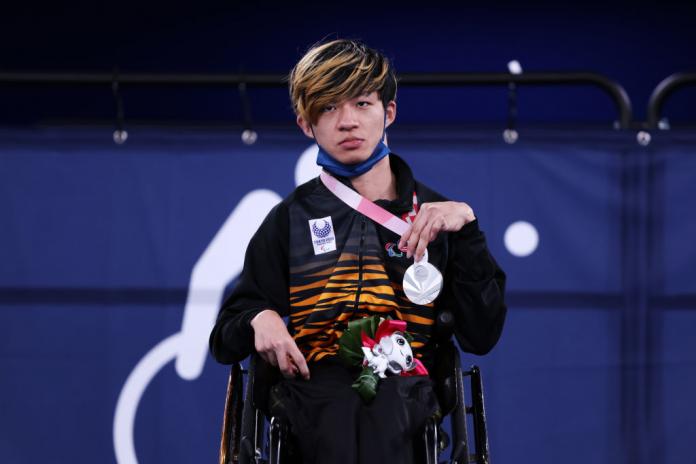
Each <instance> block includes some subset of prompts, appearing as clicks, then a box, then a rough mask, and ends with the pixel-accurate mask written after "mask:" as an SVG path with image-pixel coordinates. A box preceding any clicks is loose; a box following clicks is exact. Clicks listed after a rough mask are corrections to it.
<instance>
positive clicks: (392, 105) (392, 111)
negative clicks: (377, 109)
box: [384, 100, 396, 127]
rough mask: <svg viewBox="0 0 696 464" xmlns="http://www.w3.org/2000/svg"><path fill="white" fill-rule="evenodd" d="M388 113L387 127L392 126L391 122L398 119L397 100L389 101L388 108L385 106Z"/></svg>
mask: <svg viewBox="0 0 696 464" xmlns="http://www.w3.org/2000/svg"><path fill="white" fill-rule="evenodd" d="M384 111H385V114H386V124H385V126H386V127H389V126H391V123H393V122H394V120H395V119H396V100H392V101H390V102H389V103H387V106H386V108H384Z"/></svg>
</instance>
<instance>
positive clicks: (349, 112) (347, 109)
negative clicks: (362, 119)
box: [338, 102, 358, 130]
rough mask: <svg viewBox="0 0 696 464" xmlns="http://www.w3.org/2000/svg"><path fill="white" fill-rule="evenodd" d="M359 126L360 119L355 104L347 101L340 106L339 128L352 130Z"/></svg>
mask: <svg viewBox="0 0 696 464" xmlns="http://www.w3.org/2000/svg"><path fill="white" fill-rule="evenodd" d="M356 127H358V120H357V117H356V114H355V108H353V105H351V104H350V103H348V102H346V103H344V104H343V105H341V106H340V107H339V108H338V128H339V129H340V130H351V129H354V128H356Z"/></svg>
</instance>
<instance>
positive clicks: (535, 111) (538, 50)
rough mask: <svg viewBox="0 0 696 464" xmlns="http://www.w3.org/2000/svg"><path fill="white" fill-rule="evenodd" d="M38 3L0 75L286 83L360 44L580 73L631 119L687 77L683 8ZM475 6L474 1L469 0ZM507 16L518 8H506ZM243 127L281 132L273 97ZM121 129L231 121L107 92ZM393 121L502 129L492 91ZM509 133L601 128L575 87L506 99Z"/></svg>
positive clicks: (182, 95) (91, 100)
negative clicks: (141, 75)
mask: <svg viewBox="0 0 696 464" xmlns="http://www.w3.org/2000/svg"><path fill="white" fill-rule="evenodd" d="M60 3H61V2H48V1H44V0H41V1H38V2H31V3H26V4H24V5H23V6H18V5H7V6H3V11H2V13H1V15H0V72H2V71H47V72H56V71H62V72H66V71H67V72H72V71H74V72H78V71H92V72H104V73H111V72H112V70H113V69H114V66H118V67H119V69H120V72H122V73H127V72H136V71H137V72H157V73H179V72H182V73H184V72H185V73H223V72H225V73H236V72H239V71H240V70H244V71H247V72H269V73H286V72H287V71H288V70H289V69H290V68H291V66H292V65H293V64H294V62H295V61H296V60H297V59H298V58H299V57H300V56H301V54H302V53H303V51H304V50H306V48H307V47H308V46H309V45H310V44H312V43H313V42H316V41H318V40H320V39H322V38H323V37H327V36H328V37H336V36H338V37H354V38H361V39H363V40H364V41H366V42H367V43H368V44H370V45H372V46H374V47H376V48H379V49H381V50H383V51H385V52H386V54H387V55H388V56H390V57H391V58H393V60H394V63H395V66H396V69H397V71H398V72H428V71H433V72H442V71H444V72H452V71H461V72H505V71H506V69H507V68H506V64H507V62H508V61H509V60H510V59H517V60H519V61H520V62H521V64H522V66H523V68H524V70H525V71H592V72H597V73H601V74H603V75H605V76H607V77H609V78H611V79H613V80H615V81H617V82H619V83H620V84H621V85H623V86H624V88H625V89H626V91H627V92H628V94H629V96H630V98H631V100H632V103H633V112H634V119H636V120H643V119H644V118H645V108H646V105H647V101H648V98H649V96H650V93H651V92H652V90H653V89H654V88H655V86H656V85H657V84H658V83H659V82H660V81H661V80H662V79H663V78H665V77H667V76H668V75H670V74H672V73H675V72H680V71H695V70H696V51H695V50H694V48H695V46H696V5H689V4H687V3H676V2H672V3H663V4H661V5H659V6H658V5H656V4H638V3H636V4H627V3H623V4H606V3H600V2H597V3H591V2H571V3H569V4H567V5H561V4H560V3H550V2H548V3H535V4H534V5H532V6H529V5H527V6H520V5H515V3H514V2H503V3H495V4H487V6H482V5H481V4H479V3H473V2H467V3H469V4H465V2H459V3H458V4H456V5H455V4H452V5H446V4H443V3H440V4H436V3H435V2H419V4H417V5H413V6H412V5H408V4H406V3H401V4H386V3H382V2H373V3H372V4H368V5H362V4H355V3H340V4H329V3H328V2H312V3H302V4H300V3H286V4H279V5H276V4H275V3H263V2H257V3H254V4H252V3H251V2H225V1H220V0H218V1H210V0H205V1H199V2H192V1H190V2H180V1H167V2H165V1H162V0H151V1H147V2H145V1H142V2H134V1H132V0H128V1H124V2H108V3H101V4H100V3H97V2H86V1H85V2H71V3H70V4H67V5H66V4H60ZM481 3H483V2H481ZM519 3H521V2H519ZM250 95H251V104H252V115H253V118H254V121H255V122H256V123H263V124H265V123H269V124H287V123H289V122H291V121H292V114H291V111H290V106H289V102H288V100H287V96H286V92H285V91H284V90H280V89H275V90H268V89H252V90H251V93H250ZM123 97H124V101H125V110H126V119H127V121H131V122H134V121H136V120H146V121H149V122H176V123H204V124H207V123H223V124H230V125H234V124H237V123H239V120H240V114H241V111H240V102H239V98H238V96H237V93H236V90H234V89H230V90H221V89H203V88H196V89H193V88H178V89H152V88H148V89H133V88H131V89H128V88H127V87H126V88H124V90H123ZM0 101H2V102H3V103H4V104H3V105H1V106H0V123H2V124H19V125H28V124H47V123H54V122H66V121H67V122H97V123H98V122H106V123H110V121H111V120H112V119H113V113H114V104H113V98H112V96H111V93H110V89H109V88H108V86H106V87H104V88H98V89H77V90H75V89H65V88H63V89H60V88H55V87H54V88H49V87H34V86H32V87H28V86H7V85H5V86H2V85H0ZM398 102H399V121H400V123H401V124H430V123H442V122H446V123H452V124H458V123H469V124H471V123H489V124H490V123H494V124H500V125H502V124H504V123H505V117H506V116H505V115H506V90H505V88H504V87H496V88H481V87H476V88H465V89H463V88H459V89H454V88H448V89H409V88H405V87H402V88H400V91H399V99H398ZM695 103H696V90H694V89H688V90H682V91H680V92H678V93H675V94H674V96H673V98H671V99H670V100H669V102H668V104H667V105H666V107H665V111H664V114H665V115H666V116H668V117H669V118H670V120H671V121H672V123H673V124H674V125H678V124H680V123H681V124H685V123H686V122H691V123H693V122H694V121H696V110H694V109H693V108H694V104H695ZM519 113H520V123H521V124H526V123H530V124H531V123H535V124H537V123H542V124H546V125H549V124H557V123H566V122H573V123H586V122H591V123H599V124H610V123H611V122H612V121H613V120H614V119H615V118H616V111H615V109H614V107H613V104H612V103H611V101H610V100H609V99H608V98H607V97H606V96H605V95H604V94H603V92H602V91H600V90H598V89H596V88H591V87H560V88H543V89H542V88H537V87H535V88H531V87H525V88H522V89H520V92H519Z"/></svg>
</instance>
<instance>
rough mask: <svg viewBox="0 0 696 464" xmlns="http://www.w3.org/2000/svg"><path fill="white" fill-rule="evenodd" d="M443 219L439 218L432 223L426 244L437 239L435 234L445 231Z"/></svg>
mask: <svg viewBox="0 0 696 464" xmlns="http://www.w3.org/2000/svg"><path fill="white" fill-rule="evenodd" d="M445 229H446V227H445V219H444V218H440V219H438V220H437V221H433V224H432V227H431V228H430V236H429V237H428V242H432V241H433V240H435V238H436V237H437V234H439V233H440V232H442V231H443V230H445Z"/></svg>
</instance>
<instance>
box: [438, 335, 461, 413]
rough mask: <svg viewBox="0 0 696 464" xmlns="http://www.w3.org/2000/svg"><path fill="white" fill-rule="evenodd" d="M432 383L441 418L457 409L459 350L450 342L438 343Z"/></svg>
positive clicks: (459, 370)
mask: <svg viewBox="0 0 696 464" xmlns="http://www.w3.org/2000/svg"><path fill="white" fill-rule="evenodd" d="M435 359H436V361H435V366H434V370H433V381H434V383H435V394H436V395H437V400H438V402H439V403H440V408H441V410H442V417H445V416H447V415H449V414H450V413H451V412H452V411H453V410H454V408H456V407H457V373H458V372H460V373H461V369H459V368H460V364H459V363H460V360H459V350H457V348H456V347H455V346H454V343H452V341H451V340H448V341H446V342H444V343H440V344H439V345H438V347H437V348H436V351H435Z"/></svg>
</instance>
